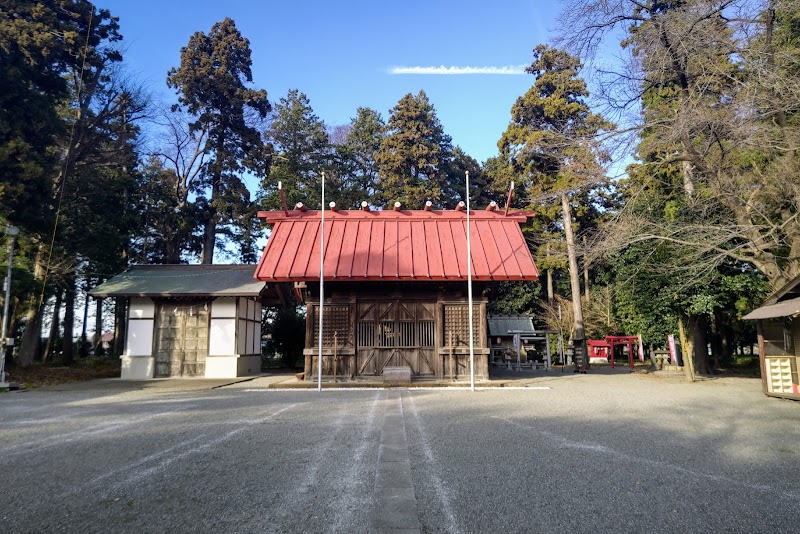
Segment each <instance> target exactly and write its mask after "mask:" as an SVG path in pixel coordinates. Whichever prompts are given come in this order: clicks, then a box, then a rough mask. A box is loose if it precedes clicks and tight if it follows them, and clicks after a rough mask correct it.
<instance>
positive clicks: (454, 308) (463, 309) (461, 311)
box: [443, 305, 481, 346]
mask: <svg viewBox="0 0 800 534" xmlns="http://www.w3.org/2000/svg"><path fill="white" fill-rule="evenodd" d="M480 317H481V314H480V306H475V305H473V306H472V329H473V330H472V331H473V336H474V339H475V340H478V339H479V337H480V332H481V330H480ZM451 333H452V336H453V345H469V307H468V306H466V305H448V306H445V307H444V340H443V342H444V346H447V345H448V344H449V343H450V334H451Z"/></svg>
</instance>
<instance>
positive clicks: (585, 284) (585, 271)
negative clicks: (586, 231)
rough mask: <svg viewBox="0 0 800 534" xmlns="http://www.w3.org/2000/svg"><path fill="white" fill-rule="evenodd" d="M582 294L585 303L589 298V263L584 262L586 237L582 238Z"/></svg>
mask: <svg viewBox="0 0 800 534" xmlns="http://www.w3.org/2000/svg"><path fill="white" fill-rule="evenodd" d="M583 250H584V253H583V294H584V295H585V296H586V302H587V303H588V302H589V300H590V298H589V262H588V261H586V236H583Z"/></svg>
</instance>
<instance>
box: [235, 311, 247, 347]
mask: <svg viewBox="0 0 800 534" xmlns="http://www.w3.org/2000/svg"><path fill="white" fill-rule="evenodd" d="M238 342H239V343H238V344H237V347H236V354H247V321H244V320H242V319H240V320H239V339H238Z"/></svg>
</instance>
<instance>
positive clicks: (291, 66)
mask: <svg viewBox="0 0 800 534" xmlns="http://www.w3.org/2000/svg"><path fill="white" fill-rule="evenodd" d="M97 5H98V6H100V7H103V8H107V9H109V10H110V11H111V13H112V14H113V15H114V16H117V17H119V18H120V27H121V33H122V35H123V36H124V38H125V39H124V46H125V47H126V51H125V54H124V55H125V60H126V64H127V65H128V66H129V67H130V69H131V70H132V71H133V72H134V73H136V75H137V76H138V77H139V78H140V79H141V80H142V81H143V82H144V83H145V84H146V85H147V86H148V87H149V89H150V91H152V92H153V93H155V94H157V95H159V94H160V95H164V97H165V98H166V99H172V98H174V96H173V94H172V93H171V90H169V89H168V88H167V86H166V83H165V79H166V73H167V71H168V70H169V69H170V67H173V66H177V65H178V64H179V62H180V49H181V47H182V46H185V45H186V44H187V42H188V40H189V37H190V35H191V34H192V33H194V32H195V31H203V32H206V33H207V32H208V31H209V30H210V29H211V26H212V25H213V24H214V23H215V22H218V21H220V20H222V19H224V18H225V17H231V18H232V19H233V20H234V21H235V22H236V26H237V27H238V28H239V31H241V33H242V34H243V35H244V36H245V37H247V38H248V39H250V46H251V50H252V60H253V78H254V80H253V81H254V86H255V87H258V88H263V89H266V90H267V93H268V95H269V99H270V101H271V102H273V103H275V102H277V101H278V99H279V98H280V97H282V96H285V95H286V93H287V92H288V91H289V89H299V90H300V91H301V92H304V93H305V94H306V95H307V96H308V97H309V99H310V101H311V106H312V107H313V108H314V111H315V112H316V114H317V115H318V116H319V117H320V118H321V119H322V120H324V121H325V123H326V124H328V125H329V126H333V125H337V124H347V123H349V122H350V118H352V117H353V116H355V112H356V108H358V107H359V106H365V107H371V108H373V109H375V110H377V111H379V112H380V113H381V114H382V115H383V117H384V119H386V118H388V115H389V110H390V109H391V108H392V107H393V106H394V105H395V104H396V103H397V101H398V100H399V99H400V98H401V97H402V96H403V95H405V94H406V93H409V92H413V93H416V92H418V91H419V90H420V89H422V90H424V91H425V92H426V93H427V94H428V98H429V99H430V100H431V102H432V103H433V105H434V106H435V107H436V110H437V113H438V116H439V119H440V120H441V122H442V125H443V126H444V129H445V132H446V133H448V134H449V135H450V136H452V138H453V143H454V144H456V145H459V146H461V148H463V149H464V151H465V152H466V153H467V154H469V155H471V156H472V157H474V158H475V159H477V160H478V161H484V160H485V159H486V158H488V157H491V156H492V155H494V154H496V152H497V141H498V139H499V138H500V135H501V134H502V132H503V131H504V130H505V128H506V125H507V124H508V121H509V117H510V110H511V106H512V105H513V103H514V101H515V100H516V98H517V97H519V96H521V95H522V94H524V93H525V91H527V90H528V89H529V88H530V86H531V85H532V83H533V77H532V76H531V75H529V74H521V75H514V74H392V70H391V69H392V68H394V67H406V68H413V67H440V66H444V67H489V68H491V67H496V68H502V67H511V68H512V69H511V70H518V69H519V68H521V67H524V66H526V65H528V64H529V63H530V62H531V59H532V53H531V51H532V50H533V48H534V46H536V45H537V44H539V43H543V42H546V41H547V40H548V35H549V33H548V30H550V29H552V27H553V25H554V20H555V16H556V14H557V10H558V4H557V3H556V2H546V1H538V2H537V1H533V0H528V1H520V0H511V1H499V2H486V1H476V0H467V1H452V0H447V1H444V0H443V1H437V0H427V1H417V0H414V1H407V2H403V1H396V2H383V1H380V0H372V1H355V0H350V1H340V2H309V1H305V2H304V1H302V0H301V1H295V2H287V1H281V2H276V1H263V2H254V1H252V0H250V1H243V0H226V1H219V0H217V1H211V0H195V1H191V2H189V1H170V0H162V1H159V2H156V1H153V0H98V2H97ZM411 70H412V71H413V70H414V69H411ZM450 70H452V69H450Z"/></svg>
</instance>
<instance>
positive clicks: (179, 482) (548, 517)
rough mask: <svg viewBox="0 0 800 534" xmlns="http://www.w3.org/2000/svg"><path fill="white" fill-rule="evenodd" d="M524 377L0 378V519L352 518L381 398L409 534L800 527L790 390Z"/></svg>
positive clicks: (372, 457)
mask: <svg viewBox="0 0 800 534" xmlns="http://www.w3.org/2000/svg"><path fill="white" fill-rule="evenodd" d="M523 384H527V385H530V386H534V387H529V388H527V389H513V390H512V389H507V388H500V389H494V390H481V391H476V392H470V391H467V390H464V389H442V390H423V391H419V390H401V391H397V390H394V391H391V392H388V391H384V390H359V391H324V390H323V392H322V393H319V392H317V391H313V390H311V391H303V390H301V391H280V390H277V391H276V390H267V389H266V388H265V387H261V386H263V385H264V384H263V383H261V382H259V381H258V380H254V381H249V382H242V383H238V384H234V385H231V386H229V387H222V388H218V389H213V390H212V389H205V390H200V389H196V388H191V389H189V390H181V389H180V388H160V389H158V388H156V389H141V388H140V387H137V388H134V387H131V388H128V389H126V388H125V387H122V386H120V385H119V383H112V382H109V383H108V385H107V386H103V385H102V384H101V385H98V384H94V385H92V386H87V387H84V388H80V387H77V386H76V387H74V388H72V389H69V388H67V389H61V390H57V391H56V390H41V391H30V392H17V393H9V394H4V395H0V470H1V471H0V472H2V486H0V521H2V523H0V525H1V526H0V528H2V530H3V531H4V532H211V531H215V532H367V531H368V530H369V525H370V518H371V517H372V518H373V520H372V524H373V525H374V524H376V523H375V521H374V518H375V517H381V516H380V514H384V516H385V517H387V518H388V517H390V516H391V512H392V510H387V509H386V508H387V507H389V506H390V505H387V502H390V501H387V500H386V499H385V498H383V497H382V498H376V492H375V489H376V486H375V485H376V472H378V469H379V466H380V465H381V460H379V455H378V451H379V444H381V443H382V442H381V436H382V435H383V440H384V441H385V440H386V436H388V435H395V434H397V435H400V434H399V433H393V432H389V430H391V429H389V428H387V427H386V426H385V421H392V423H391V424H397V421H398V419H397V418H384V414H385V413H386V412H387V409H388V410H391V411H392V413H402V417H401V418H399V421H401V423H400V424H404V425H405V436H406V442H407V450H408V458H409V459H410V468H411V475H410V481H411V484H412V486H413V492H414V496H415V498H416V513H417V517H418V524H419V525H420V526H421V531H422V532H490V531H491V532H494V531H504V532H643V531H658V532H711V531H728V532H790V531H796V530H797V526H798V524H800V490H798V489H797V479H798V468H800V425H798V422H800V403H794V402H791V401H783V400H779V399H771V398H767V397H765V396H763V395H762V394H761V385H760V381H758V380H753V379H718V380H708V381H705V382H700V383H695V384H688V383H685V382H683V381H682V380H680V379H676V380H670V379H665V378H655V377H652V376H647V375H640V374H613V375H604V374H589V375H570V374H568V373H567V374H559V373H552V374H550V375H544V376H540V377H538V378H536V379H535V380H529V381H526V382H524V383H523ZM382 432H383V434H382ZM387 432H389V433H388V434H387ZM403 447H406V444H405V443H404V444H403ZM399 452H402V451H399ZM384 467H385V464H384ZM387 472H388V471H387ZM412 510H413V507H412ZM376 514H378V515H377V516H376Z"/></svg>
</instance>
